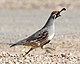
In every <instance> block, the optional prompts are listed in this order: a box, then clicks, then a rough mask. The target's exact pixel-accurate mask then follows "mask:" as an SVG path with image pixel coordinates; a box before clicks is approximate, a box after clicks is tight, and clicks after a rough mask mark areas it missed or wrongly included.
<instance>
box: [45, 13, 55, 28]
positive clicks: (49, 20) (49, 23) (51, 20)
mask: <svg viewBox="0 0 80 64" xmlns="http://www.w3.org/2000/svg"><path fill="white" fill-rule="evenodd" d="M54 19H55V17H54V16H52V15H51V16H50V17H49V19H48V21H47V22H46V24H45V25H44V27H43V28H45V27H47V28H49V27H50V26H53V24H54V22H55V21H54Z"/></svg>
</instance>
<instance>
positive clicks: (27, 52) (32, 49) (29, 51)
mask: <svg viewBox="0 0 80 64" xmlns="http://www.w3.org/2000/svg"><path fill="white" fill-rule="evenodd" d="M32 50H33V48H30V50H29V51H28V52H26V53H25V55H23V57H25V56H26V54H28V53H29V52H30V51H32Z"/></svg>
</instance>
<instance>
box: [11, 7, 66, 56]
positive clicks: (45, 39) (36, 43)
mask: <svg viewBox="0 0 80 64" xmlns="http://www.w3.org/2000/svg"><path fill="white" fill-rule="evenodd" d="M63 10H66V9H65V8H63V9H62V10H61V11H53V12H52V13H51V15H50V17H49V19H48V20H47V22H46V24H45V25H44V26H43V27H42V28H41V29H40V30H38V31H37V32H35V33H34V34H32V35H31V36H29V37H27V38H25V39H23V40H20V41H18V42H17V43H15V44H13V45H11V46H10V47H13V46H16V45H24V46H31V49H30V50H29V51H28V52H26V54H28V53H29V52H30V51H31V50H33V49H35V48H37V47H43V46H44V45H45V44H47V43H49V42H50V40H51V39H52V38H53V37H54V34H55V19H56V18H58V17H59V16H61V15H60V12H62V11H63ZM26 54H25V55H26Z"/></svg>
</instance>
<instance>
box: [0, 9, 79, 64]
mask: <svg viewBox="0 0 80 64" xmlns="http://www.w3.org/2000/svg"><path fill="white" fill-rule="evenodd" d="M50 12H51V10H5V9H3V10H0V43H1V44H0V64H80V37H79V36H80V22H79V21H80V18H79V17H80V13H78V12H79V11H77V10H74V11H72V10H67V11H66V12H63V13H62V16H61V17H60V18H58V19H56V34H55V37H54V38H53V40H52V41H51V42H50V43H49V44H47V45H45V46H44V49H41V48H38V49H36V50H33V51H31V52H30V53H29V54H28V55H26V56H25V57H22V54H25V51H28V50H29V47H27V48H24V47H22V46H16V47H13V48H10V47H9V46H10V45H9V44H12V43H15V42H16V41H17V40H20V39H22V38H25V37H27V36H28V35H30V34H32V33H34V32H35V31H37V30H38V29H39V28H41V27H42V26H43V25H44V24H45V22H46V20H47V18H48V17H49V14H50ZM7 43H8V44H7Z"/></svg>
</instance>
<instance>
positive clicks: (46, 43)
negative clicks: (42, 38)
mask: <svg viewBox="0 0 80 64" xmlns="http://www.w3.org/2000/svg"><path fill="white" fill-rule="evenodd" d="M49 42H50V40H49V41H47V42H46V43H44V44H43V45H42V46H41V48H42V49H43V46H44V45H46V44H48V43H49Z"/></svg>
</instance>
